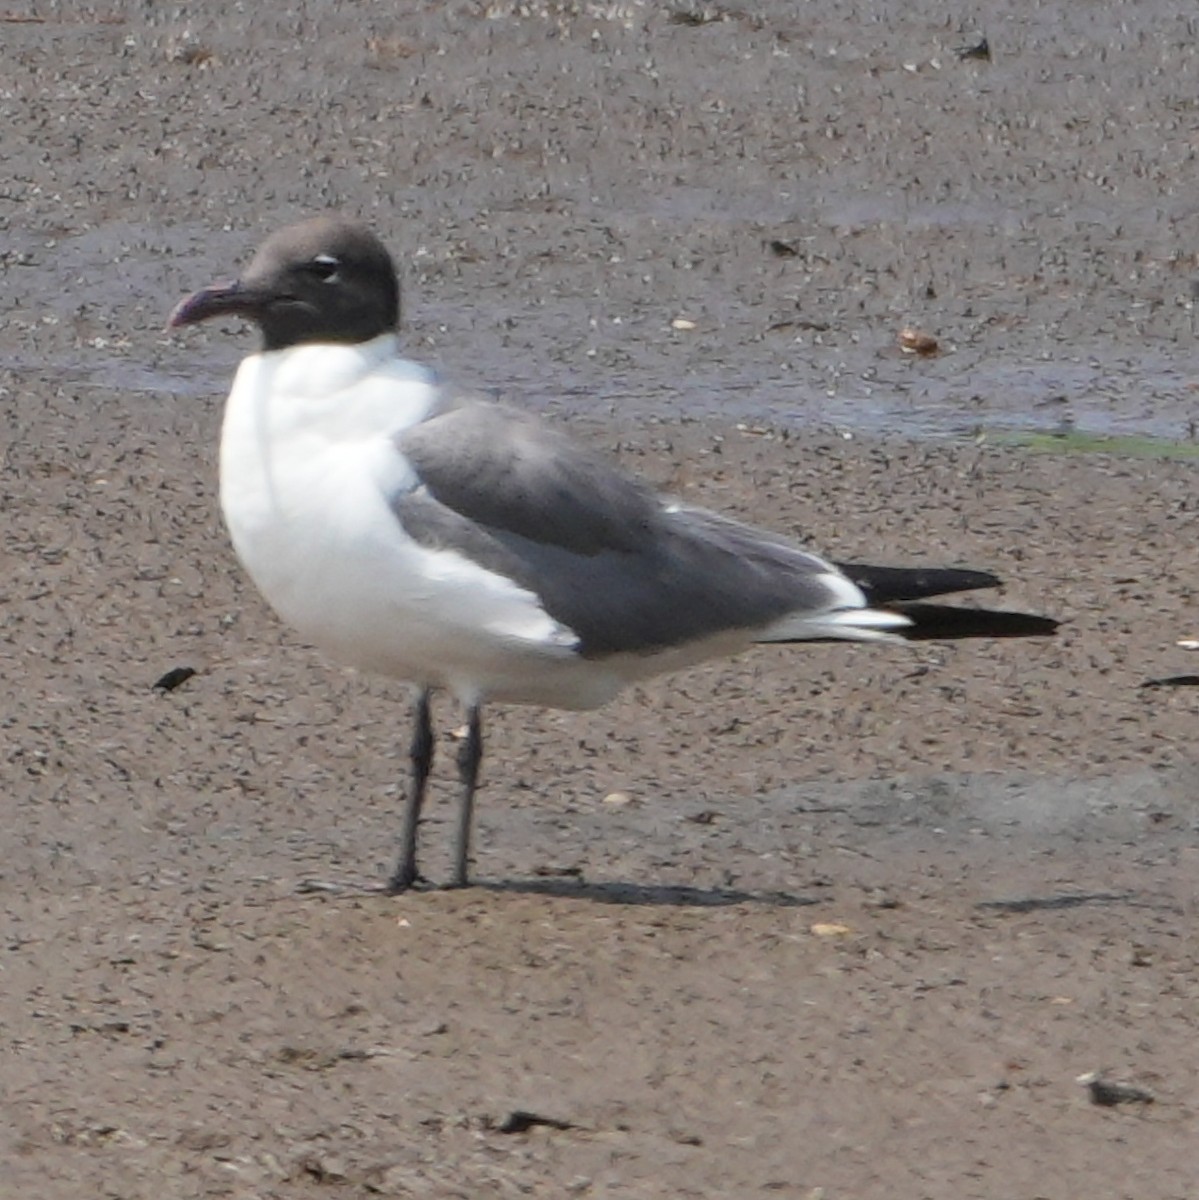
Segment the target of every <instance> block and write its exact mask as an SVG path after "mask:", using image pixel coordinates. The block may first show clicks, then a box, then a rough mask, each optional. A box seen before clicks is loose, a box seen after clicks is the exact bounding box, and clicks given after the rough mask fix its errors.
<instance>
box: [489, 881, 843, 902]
mask: <svg viewBox="0 0 1199 1200" xmlns="http://www.w3.org/2000/svg"><path fill="white" fill-rule="evenodd" d="M471 886H472V887H473V888H475V889H476V890H478V891H484V892H495V893H499V894H504V895H529V896H550V897H553V898H555V899H566V900H590V901H593V902H595V903H597V904H622V905H628V906H630V907H645V908H652V907H662V908H726V907H730V906H732V905H736V904H759V905H763V906H766V907H771V908H805V907H807V906H808V905H812V904H817V903H819V901H817V900H815V899H813V898H812V897H810V896H796V895H793V894H792V893H790V892H777V891H763V892H747V891H743V890H742V889H740V888H727V887H726V888H721V887H717V888H699V887H687V886H686V885H683V884H668V883H630V882H629V881H627V880H612V881H609V882H605V883H590V882H588V881H587V880H585V879H581V878H579V877H577V876H570V877H554V878H548V879H503V880H477V881H475V882H473V883H472V884H471Z"/></svg>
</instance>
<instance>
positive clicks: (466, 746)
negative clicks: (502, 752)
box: [450, 704, 483, 887]
mask: <svg viewBox="0 0 1199 1200" xmlns="http://www.w3.org/2000/svg"><path fill="white" fill-rule="evenodd" d="M482 761H483V719H482V709H481V706H480V705H478V704H472V705H471V706H470V714H469V716H468V717H467V729H466V741H464V742H463V743H462V745H460V746H459V747H458V778H459V779H460V780H461V781H462V800H461V803H460V804H459V807H458V835H457V837H456V839H455V841H454V874H453V876H452V877H451V878H450V886H451V887H466V882H467V863H468V860H469V858H470V828H471V822H472V821H473V819H474V813H475V787H476V786H477V785H478V782H479V764H480V763H481V762H482Z"/></svg>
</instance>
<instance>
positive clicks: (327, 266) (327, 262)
mask: <svg viewBox="0 0 1199 1200" xmlns="http://www.w3.org/2000/svg"><path fill="white" fill-rule="evenodd" d="M340 266H341V263H339V262H338V261H337V259H335V258H334V257H333V255H331V254H318V255H317V256H316V257H315V258H312V259H309V260H308V262H306V263H305V264H304V270H305V272H307V274H309V275H314V276H316V278H317V279H320V280H322V281H323V282H325V283H329V282H331V281H332V280H333V279H334V278H335V277H336V276H337V268H338V267H340Z"/></svg>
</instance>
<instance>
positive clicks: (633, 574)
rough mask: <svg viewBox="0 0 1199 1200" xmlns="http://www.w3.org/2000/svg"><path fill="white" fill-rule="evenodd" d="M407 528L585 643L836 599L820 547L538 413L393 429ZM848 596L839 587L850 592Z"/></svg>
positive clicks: (700, 629) (711, 625)
mask: <svg viewBox="0 0 1199 1200" xmlns="http://www.w3.org/2000/svg"><path fill="white" fill-rule="evenodd" d="M395 441H396V446H397V448H398V449H399V450H400V451H401V452H402V453H403V454H405V455H406V456H407V457H408V459H409V461H410V462H411V463H412V464H413V466H414V467H415V470H416V473H417V476H418V478H419V484H418V486H417V487H416V488H414V489H412V490H410V491H405V492H402V493H399V494H397V495H395V496H393V497H392V498H391V503H392V508H393V510H394V511H395V513H396V516H397V517H398V518H399V520H400V522H401V523H402V524H403V526H404V529H405V531H406V532H407V533H408V534H409V536H411V537H412V538H414V539H415V540H416V541H418V542H420V543H421V544H423V545H426V546H431V547H437V548H444V549H452V550H456V551H458V552H459V553H461V554H464V555H466V556H467V557H469V558H471V559H472V560H474V561H475V562H478V563H479V564H480V565H481V566H484V567H487V568H488V569H490V570H494V571H497V572H500V573H502V574H504V575H507V576H509V577H510V578H513V579H515V580H516V581H517V582H518V583H520V584H521V585H522V586H523V587H526V588H528V589H529V590H530V591H532V592H534V593H535V594H536V595H537V596H538V597H539V598H540V600H541V603H542V606H543V607H544V608H545V610H546V611H547V612H548V613H549V614H550V615H551V616H552V617H553V618H554V619H555V620H556V621H558V622H559V623H560V624H562V625H564V626H566V627H567V628H569V629H570V630H572V631H573V632H574V633H575V635H576V636H577V637H578V639H579V649H580V652H581V653H582V654H584V655H587V656H591V657H600V656H603V655H606V654H613V653H618V652H629V651H632V652H649V651H654V650H663V649H667V648H669V647H671V646H678V645H682V644H684V643H686V642H690V641H694V640H697V639H700V638H704V637H708V636H711V635H713V634H717V633H720V632H723V631H726V630H733V629H744V630H750V631H752V630H754V629H758V628H761V627H764V626H766V625H769V624H770V623H772V622H773V621H776V620H779V619H781V618H782V617H785V616H787V615H789V614H793V613H802V612H805V611H812V612H818V611H821V610H824V609H827V608H828V607H829V606H830V605H831V604H834V603H836V602H837V600H838V596H837V593H836V590H835V588H834V587H832V586H830V584H831V583H832V581H831V580H830V579H829V578H828V577H829V575H830V574H833V573H835V568H832V567H830V566H829V565H828V564H827V563H826V562H824V560H822V559H820V558H817V557H815V556H814V555H811V554H807V553H805V552H804V551H802V550H800V549H798V548H797V547H795V546H792V545H791V544H790V543H788V542H786V541H784V540H782V539H781V538H776V537H774V536H772V535H770V534H767V533H763V532H760V531H758V530H756V529H752V528H750V527H749V526H746V525H741V524H739V523H738V522H736V521H732V520H729V519H727V518H724V517H721V516H718V515H717V514H715V513H711V512H708V511H706V510H703V509H697V508H689V507H685V506H680V505H674V504H667V503H664V502H663V501H662V500H661V499H660V498H659V497H658V496H657V495H656V494H655V493H654V492H653V491H651V490H650V489H649V488H647V487H646V486H645V485H644V484H643V483H641V482H640V481H638V480H635V479H633V478H632V477H630V476H628V475H625V474H624V473H623V472H621V471H619V470H617V469H616V468H614V467H613V466H611V465H610V464H609V463H608V462H607V461H606V460H605V459H604V458H603V457H602V456H600V455H597V454H594V453H592V452H591V451H589V450H587V449H585V448H583V447H580V446H578V445H576V444H575V443H574V442H572V441H571V440H570V439H569V438H566V437H564V436H563V435H562V434H560V433H557V432H556V431H554V430H552V429H548V428H546V427H545V426H544V425H542V424H541V423H540V422H539V421H537V420H536V419H534V418H531V417H527V416H525V415H524V414H521V413H517V412H514V411H511V410H508V409H505V408H502V407H500V406H498V405H491V404H470V405H467V406H465V407H463V408H459V409H455V410H454V411H452V412H449V413H446V414H444V415H442V416H438V417H435V418H433V419H432V420H429V421H426V422H423V423H422V424H420V425H417V426H415V427H413V428H411V429H408V430H405V431H404V432H402V433H400V434H398V435H397V436H396V439H395ZM841 602H842V603H843V596H842V598H841Z"/></svg>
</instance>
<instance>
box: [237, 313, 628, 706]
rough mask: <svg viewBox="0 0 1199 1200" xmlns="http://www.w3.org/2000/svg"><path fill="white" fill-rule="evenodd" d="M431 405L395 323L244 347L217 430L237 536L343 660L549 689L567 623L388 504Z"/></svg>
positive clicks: (462, 690)
mask: <svg viewBox="0 0 1199 1200" xmlns="http://www.w3.org/2000/svg"><path fill="white" fill-rule="evenodd" d="M437 402H438V389H437V385H436V383H435V381H434V379H433V378H432V376H431V375H430V374H429V373H428V372H427V371H426V370H424V368H422V367H420V366H419V365H417V364H415V363H411V362H408V361H406V360H404V359H402V358H400V357H399V354H398V350H397V346H396V341H395V337H394V335H391V334H388V335H385V336H383V337H380V338H376V339H374V340H373V341H370V342H367V343H364V344H363V345H360V346H332V345H320V346H315V345H310V346H297V347H292V348H289V349H286V350H279V351H272V352H269V353H263V354H257V355H253V356H251V357H250V358H247V359H246V360H245V361H244V362H243V363H242V364H241V367H240V368H239V370H238V373H237V377H236V378H235V380H234V383H233V388H232V391H231V392H230V394H229V399H228V402H227V406H226V410H225V421H224V427H223V430H222V435H221V506H222V509H223V511H224V515H225V521H226V523H227V525H228V527H229V532H230V535H231V536H232V539H233V545H234V548H235V549H236V551H237V554H238V557H239V558H240V559H241V561H242V563H243V564H244V565H245V567H246V570H247V571H248V572H249V574H250V576H251V577H252V578H253V580H254V582H255V584H256V585H257V586H258V588H259V590H260V591H261V592H262V593H263V595H264V596H265V597H266V599H267V600H268V601H269V602H270V604H271V605H272V607H273V608H275V610H276V611H277V612H278V613H279V614H280V616H282V617H283V619H284V620H286V621H287V622H288V623H289V624H290V625H292V626H293V627H294V628H295V629H296V630H297V631H298V632H299V633H300V635H301V636H302V637H304V638H305V639H306V640H307V641H310V642H311V643H313V644H314V645H316V646H318V647H320V648H321V649H322V650H324V651H325V652H326V653H328V654H329V655H330V656H331V657H333V658H335V659H337V660H339V661H341V662H343V663H346V664H347V665H350V666H355V667H359V668H362V669H365V670H371V671H376V672H380V673H384V674H389V675H395V676H398V677H401V678H405V679H408V680H411V681H413V682H416V683H421V684H444V685H446V686H449V687H451V688H452V689H453V690H455V691H456V692H457V693H458V694H459V695H460V696H462V697H463V698H468V699H469V698H481V697H482V696H485V695H502V694H505V693H510V691H511V686H512V685H513V684H515V685H516V690H517V691H518V692H520V691H521V690H522V688H524V689H525V690H528V691H529V695H528V698H529V699H533V700H538V701H541V700H543V698H548V697H544V696H543V692H542V691H541V690H539V689H540V688H541V687H542V685H541V684H539V683H538V682H537V680H538V678H539V676H540V673H541V671H542V668H543V666H549V668H550V674H551V675H553V674H556V672H555V671H554V670H553V668H552V666H550V664H552V663H553V662H554V661H555V660H556V661H557V662H558V663H560V664H564V663H565V661H566V660H568V659H569V658H571V657H573V655H572V653H571V651H572V647H573V641H574V639H573V637H572V636H571V635H570V634H569V631H566V630H563V629H562V628H561V627H560V626H559V625H557V623H556V622H554V621H553V620H552V619H551V618H550V617H549V616H548V615H547V614H546V613H545V612H544V610H543V609H542V608H541V606H540V604H539V603H538V602H537V598H536V597H535V596H533V595H532V594H531V593H529V592H527V591H525V590H524V589H522V588H519V587H517V586H516V585H515V584H513V583H512V582H511V581H509V580H507V579H505V578H503V577H501V576H497V575H495V574H493V573H492V572H489V571H485V570H483V569H482V568H480V567H478V566H477V565H475V564H474V563H472V562H470V561H469V560H467V559H465V558H463V557H461V556H459V555H456V554H450V553H446V552H437V553H433V552H431V551H429V550H427V549H425V548H423V547H421V546H419V545H417V544H416V543H414V542H413V541H412V540H411V539H410V538H409V537H408V536H407V535H406V534H405V533H404V531H403V528H402V526H401V525H400V524H399V522H398V521H397V520H396V518H395V516H394V514H393V513H392V511H391V509H390V507H389V503H388V502H389V498H390V497H391V496H393V495H394V494H395V493H396V492H397V491H401V490H403V489H405V488H407V487H411V486H413V485H414V484H415V482H416V480H415V477H414V475H413V472H412V469H411V467H410V466H409V465H408V463H407V461H406V460H405V459H404V457H403V456H402V455H401V454H399V453H398V452H397V450H396V447H395V444H394V441H393V438H394V435H395V434H396V433H398V432H400V431H402V430H403V429H405V428H407V427H409V426H410V425H412V424H414V423H416V422H419V421H421V420H424V419H425V418H427V417H428V416H429V415H430V414H431V413H432V412H433V411H434V410H435V408H436V405H437ZM547 660H548V661H547ZM526 675H528V676H529V677H530V678H529V679H528V680H527V681H526V682H525V683H524V684H522V683H521V682H520V679H521V677H523V676H526ZM544 686H548V687H551V688H552V687H553V686H554V685H552V683H551V681H550V680H548V679H547V680H545V681H544ZM530 689H531V690H530ZM512 698H514V699H520V698H523V697H522V696H520V695H513V696H512ZM604 698H605V699H606V698H607V697H606V696H605V697H604ZM598 701H599V698H598V697H597V700H596V702H598ZM549 702H551V703H553V702H554V700H553V699H550V700H549Z"/></svg>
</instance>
